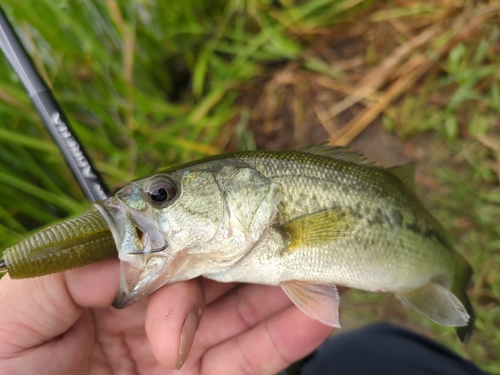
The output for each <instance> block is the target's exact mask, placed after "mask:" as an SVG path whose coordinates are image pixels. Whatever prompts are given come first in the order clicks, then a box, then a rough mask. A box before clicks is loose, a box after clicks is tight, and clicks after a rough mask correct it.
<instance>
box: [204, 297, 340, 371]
mask: <svg viewBox="0 0 500 375" xmlns="http://www.w3.org/2000/svg"><path fill="white" fill-rule="evenodd" d="M332 330H333V328H332V327H329V326H326V325H324V324H322V323H321V322H319V321H317V320H315V319H312V318H309V317H308V316H307V315H305V314H304V313H303V312H302V311H300V310H299V309H298V308H297V307H295V306H290V307H289V308H287V309H285V310H283V311H282V312H281V313H279V314H276V315H273V316H272V317H270V318H269V319H268V320H266V321H264V322H262V323H260V324H259V325H257V326H255V327H254V328H252V329H251V330H249V331H247V332H244V333H242V334H240V335H238V336H235V337H234V338H232V339H230V340H227V341H224V342H222V343H221V344H219V345H217V346H215V347H214V348H212V349H209V350H208V351H207V352H206V354H205V356H204V357H203V362H202V364H201V373H203V374H206V375H210V374H233V375H250V374H255V375H262V374H275V373H277V372H279V371H280V370H282V369H284V368H285V367H287V366H288V365H289V364H291V363H293V362H295V361H297V360H299V359H300V358H303V357H304V356H306V355H307V354H309V353H311V352H312V351H313V350H314V349H315V348H317V347H318V346H319V345H321V343H322V342H323V341H325V340H326V339H327V338H328V336H329V335H330V334H331V332H332Z"/></svg>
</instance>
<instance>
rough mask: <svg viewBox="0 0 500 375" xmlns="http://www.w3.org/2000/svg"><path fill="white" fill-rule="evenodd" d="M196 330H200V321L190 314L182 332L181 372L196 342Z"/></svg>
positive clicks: (178, 367)
mask: <svg viewBox="0 0 500 375" xmlns="http://www.w3.org/2000/svg"><path fill="white" fill-rule="evenodd" d="M196 328H198V319H197V318H196V314H195V313H193V312H192V313H190V314H189V315H188V316H187V318H186V320H185V321H184V325H183V326H182V332H181V342H180V345H179V357H178V360H177V370H179V369H180V368H181V367H182V365H183V364H184V362H185V361H186V358H187V356H188V354H189V351H190V350H191V346H192V345H193V341H194V334H195V333H196Z"/></svg>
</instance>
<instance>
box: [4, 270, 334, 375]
mask: <svg viewBox="0 0 500 375" xmlns="http://www.w3.org/2000/svg"><path fill="white" fill-rule="evenodd" d="M104 263H105V262H103V264H104ZM110 264H111V262H110V263H109V264H107V265H106V264H104V265H91V266H88V267H86V269H85V268H84V269H80V270H75V271H73V272H70V273H67V275H66V280H65V282H62V281H61V280H62V279H64V277H62V276H60V275H59V276H54V277H53V278H50V277H49V278H40V279H34V280H27V281H25V282H20V281H11V280H8V279H7V280H2V281H1V282H2V283H3V286H2V287H1V288H0V298H2V300H3V301H5V300H9V299H12V300H16V299H18V300H20V301H17V304H16V305H15V308H12V307H9V306H6V305H3V307H2V306H0V319H1V320H2V322H4V324H3V326H2V327H0V359H1V360H0V373H5V371H3V370H2V368H4V369H7V368H8V369H12V368H18V369H21V370H22V373H35V372H36V373H47V374H55V373H71V374H75V373H77V372H78V373H82V374H88V373H92V374H94V373H98V374H146V375H155V374H160V373H161V374H169V373H170V372H169V371H168V370H166V367H167V368H175V367H176V366H177V365H178V363H177V361H178V352H179V345H180V333H181V330H182V326H183V323H184V320H185V319H186V316H187V315H188V314H189V313H190V312H195V313H196V314H197V313H198V312H201V311H203V310H204V312H203V319H202V320H201V323H200V325H199V328H198V331H197V333H196V336H195V339H194V342H193V346H192V349H191V352H190V354H189V357H188V359H187V361H186V363H184V365H183V366H182V368H181V370H180V371H177V370H172V371H171V373H172V374H174V373H175V374H220V373H230V374H266V373H275V372H278V371H279V370H280V369H282V368H284V367H286V366H287V365H288V364H289V363H291V362H293V361H295V360H297V359H299V358H301V357H303V356H304V355H306V354H308V353H309V352H310V351H312V350H313V349H314V348H315V347H317V346H318V345H319V344H320V343H321V342H322V341H323V340H324V339H325V338H326V337H327V336H328V334H329V333H330V331H331V329H330V328H329V327H325V326H324V325H322V324H321V323H318V322H316V321H313V320H311V319H309V318H308V317H306V316H305V315H304V314H303V313H302V312H300V311H299V310H298V309H297V308H295V307H293V306H292V305H291V302H290V301H289V300H288V298H287V297H286V296H285V294H284V293H283V292H282V291H281V290H280V289H279V288H277V287H269V286H257V285H236V284H219V283H216V282H212V281H208V280H204V281H203V288H202V287H201V286H202V285H201V283H202V282H201V281H200V280H192V281H189V282H184V283H178V284H174V285H171V286H168V287H166V288H162V289H161V290H159V291H157V292H156V293H154V294H153V295H152V296H151V297H150V298H149V299H148V300H144V301H141V302H139V303H137V304H135V305H133V306H131V307H129V308H127V309H123V310H116V309H114V308H112V307H109V303H110V302H111V300H112V298H113V296H114V294H115V293H116V288H117V278H116V276H114V275H116V274H117V272H116V273H115V271H116V269H117V264H113V265H110ZM89 275H90V276H89ZM110 275H112V276H110ZM58 282H59V284H61V283H62V284H64V283H66V285H62V286H61V285H59V284H58ZM34 285H35V287H34ZM23 288H24V289H23ZM33 288H36V289H37V290H36V291H35V293H33ZM58 288H59V289H58ZM47 290H52V292H51V293H47ZM58 291H59V292H58ZM68 292H69V295H71V299H70V298H67V296H66V298H65V297H64V293H66V294H68ZM43 293H45V294H46V295H43ZM58 293H60V294H62V295H58ZM28 296H30V297H28ZM51 297H54V300H51ZM205 299H206V301H205ZM13 302H15V301H13ZM75 302H76V303H77V304H79V305H81V306H91V308H80V307H79V306H78V305H77V304H76V303H75ZM25 304H28V305H27V306H28V307H23V306H24V305H25ZM95 306H102V307H95ZM37 308H39V309H40V311H36V309H37ZM37 319H38V320H40V321H36V320H37ZM6 322H7V323H6ZM290 328H293V329H290ZM185 341H189V343H188V344H190V343H191V340H190V339H189V338H188V339H187V340H185ZM19 366H20V367H19Z"/></svg>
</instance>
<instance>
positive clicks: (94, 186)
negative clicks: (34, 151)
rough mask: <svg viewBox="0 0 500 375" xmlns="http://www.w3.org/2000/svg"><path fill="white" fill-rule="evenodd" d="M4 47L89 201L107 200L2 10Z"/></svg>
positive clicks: (1, 44) (0, 26) (0, 33)
mask: <svg viewBox="0 0 500 375" xmlns="http://www.w3.org/2000/svg"><path fill="white" fill-rule="evenodd" d="M0 48H1V49H2V51H3V53H4V55H5V56H6V57H7V60H8V61H9V63H10V65H11V66H12V67H13V68H14V70H15V71H16V73H17V75H18V77H19V79H20V80H21V82H22V83H23V85H24V87H25V89H26V91H27V92H28V95H29V97H30V99H31V101H32V102H33V105H34V106H35V109H36V111H37V112H38V114H39V115H40V117H41V118H42V121H43V123H44V125H45V127H46V128H47V130H48V131H49V133H50V135H51V137H52V139H53V140H54V142H55V143H56V144H57V146H58V147H59V149H60V150H61V152H62V154H63V156H64V159H65V160H66V163H67V164H68V166H69V168H70V169H71V172H72V173H73V175H74V176H75V178H76V180H77V181H78V183H79V185H80V187H81V188H82V190H83V192H84V193H85V195H86V196H87V198H88V199H89V200H90V201H91V202H93V201H96V200H101V199H105V198H107V188H106V185H105V184H104V182H103V180H102V178H101V176H100V174H99V173H98V171H97V170H96V169H95V168H94V167H93V165H92V162H91V159H90V158H89V156H88V154H87V153H86V151H85V149H84V147H83V145H82V143H81V142H80V141H79V140H78V137H77V136H76V134H75V133H74V132H73V130H72V129H71V126H70V123H69V121H68V119H67V117H66V116H65V114H64V112H63V110H62V108H61V106H60V105H59V104H58V102H57V101H56V99H55V98H54V96H53V95H52V93H51V91H50V89H49V87H48V86H47V84H46V83H45V82H44V81H43V79H42V77H41V76H40V74H38V72H37V70H36V68H35V66H34V65H33V62H32V61H31V59H30V57H29V56H28V54H27V53H26V50H25V49H24V47H23V46H22V44H21V42H20V41H19V38H18V37H17V35H16V33H15V32H14V29H13V28H12V25H11V24H10V23H9V21H8V19H7V17H6V16H5V13H4V12H3V10H2V8H1V7H0Z"/></svg>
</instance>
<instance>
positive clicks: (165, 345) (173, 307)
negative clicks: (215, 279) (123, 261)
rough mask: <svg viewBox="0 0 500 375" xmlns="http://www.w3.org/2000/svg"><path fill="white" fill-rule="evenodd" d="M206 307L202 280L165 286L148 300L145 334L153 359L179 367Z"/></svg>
mask: <svg viewBox="0 0 500 375" xmlns="http://www.w3.org/2000/svg"><path fill="white" fill-rule="evenodd" d="M204 308H205V295H204V293H203V287H202V282H201V279H195V280H189V281H185V282H180V283H176V284H172V285H167V286H165V287H163V288H161V289H159V290H158V291H156V292H155V293H153V295H152V296H151V297H150V300H149V306H148V310H147V314H146V334H147V336H148V338H149V341H150V343H151V349H152V350H153V353H154V355H155V357H156V359H157V360H158V361H159V362H160V363H161V364H162V365H164V366H166V367H168V368H180V366H182V364H183V363H184V361H185V360H186V358H187V354H188V353H189V351H190V349H191V345H192V343H193V340H194V335H195V332H196V329H197V328H198V324H199V322H200V319H201V315H202V314H203V310H204Z"/></svg>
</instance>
